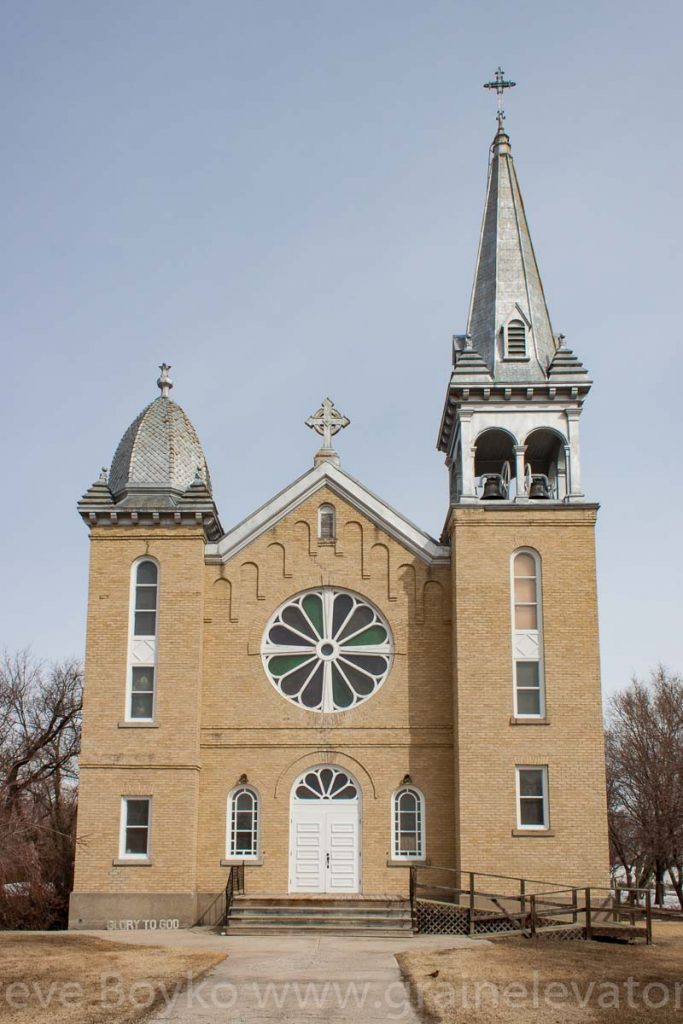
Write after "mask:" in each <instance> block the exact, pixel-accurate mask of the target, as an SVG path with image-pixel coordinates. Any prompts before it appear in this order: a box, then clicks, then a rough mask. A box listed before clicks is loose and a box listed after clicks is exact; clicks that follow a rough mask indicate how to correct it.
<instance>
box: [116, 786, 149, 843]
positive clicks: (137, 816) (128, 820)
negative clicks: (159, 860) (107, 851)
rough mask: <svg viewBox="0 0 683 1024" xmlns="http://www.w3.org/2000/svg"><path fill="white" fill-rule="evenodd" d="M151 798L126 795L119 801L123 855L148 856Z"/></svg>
mask: <svg viewBox="0 0 683 1024" xmlns="http://www.w3.org/2000/svg"><path fill="white" fill-rule="evenodd" d="M151 810H152V800H151V797H148V796H126V797H123V799H122V801H121V849H120V856H121V857H122V858H123V857H140V858H143V857H144V858H147V857H149V836H150V825H151V817H152V815H151Z"/></svg>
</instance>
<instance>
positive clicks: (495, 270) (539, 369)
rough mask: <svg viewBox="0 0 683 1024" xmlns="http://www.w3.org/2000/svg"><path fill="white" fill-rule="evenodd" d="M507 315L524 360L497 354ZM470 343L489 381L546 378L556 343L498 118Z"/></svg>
mask: <svg viewBox="0 0 683 1024" xmlns="http://www.w3.org/2000/svg"><path fill="white" fill-rule="evenodd" d="M511 319H518V320H519V319H521V320H522V321H523V322H524V323H525V324H526V326H527V335H528V343H527V353H528V356H529V358H528V359H527V360H525V361H524V360H505V359H503V355H504V350H503V345H504V339H503V328H504V326H505V324H507V323H508V321H509V320H511ZM467 333H468V335H470V336H471V339H472V342H471V343H472V348H473V349H474V350H475V351H476V352H478V353H479V354H480V355H481V357H482V358H483V360H484V362H485V363H486V365H487V366H488V368H489V371H490V373H491V375H492V377H493V379H494V380H495V381H506V382H510V383H514V382H518V381H519V382H524V381H529V382H534V381H538V380H546V379H547V373H548V367H549V365H550V363H551V361H552V359H553V357H554V355H555V351H556V349H557V342H556V340H555V337H554V335H553V330H552V327H551V325H550V316H549V314H548V307H547V305H546V301H545V295H544V294H543V285H542V283H541V276H540V274H539V271H538V264H537V262H536V256H535V254H534V248H533V245H532V242H531V235H530V233H529V225H528V224H527V219H526V213H525V211H524V203H523V201H522V195H521V192H520V189H519V182H518V181H517V173H516V171H515V165H514V162H513V159H512V153H511V150H510V138H509V136H508V134H507V132H506V131H505V130H504V128H503V127H502V124H501V123H500V121H499V128H498V131H497V133H496V137H495V138H494V140H493V145H492V147H491V161H490V165H489V176H488V186H487V192H486V205H485V208H484V219H483V222H482V228H481V237H480V241H479V252H478V255H477V266H476V271H475V276H474V288H473V290H472V300H471V303H470V312H469V319H468V325H467Z"/></svg>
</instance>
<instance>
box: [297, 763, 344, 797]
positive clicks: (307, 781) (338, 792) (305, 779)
mask: <svg viewBox="0 0 683 1024" xmlns="http://www.w3.org/2000/svg"><path fill="white" fill-rule="evenodd" d="M294 799H295V800H357V799H358V787H357V786H356V783H355V782H354V781H353V779H352V778H351V776H350V775H347V773H346V772H343V771H341V769H339V768H327V767H326V768H312V769H311V771H310V772H306V774H305V775H302V777H301V778H300V779H299V781H298V783H297V786H296V789H295V790H294Z"/></svg>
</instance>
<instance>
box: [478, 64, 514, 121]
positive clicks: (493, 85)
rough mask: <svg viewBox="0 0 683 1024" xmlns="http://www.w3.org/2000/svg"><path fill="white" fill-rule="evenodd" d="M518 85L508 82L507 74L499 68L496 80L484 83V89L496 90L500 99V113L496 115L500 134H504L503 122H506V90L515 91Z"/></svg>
mask: <svg viewBox="0 0 683 1024" xmlns="http://www.w3.org/2000/svg"><path fill="white" fill-rule="evenodd" d="M516 84H517V83H516V82H510V81H506V79H505V72H504V71H503V69H502V68H501V67H499V68H498V69H497V71H496V77H495V78H494V80H493V81H492V82H485V83H484V88H485V89H495V90H496V95H497V97H498V113H497V114H496V117H497V118H498V131H499V132H502V130H503V121H504V120H505V111H504V110H503V96H504V94H505V90H506V89H514V87H515V85H516Z"/></svg>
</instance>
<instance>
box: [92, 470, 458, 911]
mask: <svg viewBox="0 0 683 1024" xmlns="http://www.w3.org/2000/svg"><path fill="white" fill-rule="evenodd" d="M325 502H329V503H331V504H333V505H334V506H335V508H336V510H337V541H336V543H334V544H332V545H330V544H319V543H318V540H317V512H318V508H319V506H320V505H321V504H323V503H325ZM143 554H149V555H152V556H154V557H156V558H157V559H158V561H159V563H160V611H159V664H158V671H157V686H158V704H157V711H158V713H157V724H158V728H149V729H148V728H121V727H120V726H119V724H118V723H119V722H120V721H121V720H122V718H123V713H124V695H125V678H126V658H127V642H128V616H129V600H130V569H131V564H132V563H133V561H134V560H135V559H136V558H139V557H140V556H141V555H143ZM203 562H204V558H203V545H202V542H201V539H200V537H199V534H198V533H195V532H194V531H187V530H185V529H182V530H181V529H178V530H177V531H174V530H166V531H162V530H150V529H147V530H145V529H138V528H136V529H128V528H123V527H121V528H102V527H98V528H96V529H95V530H93V551H92V559H91V584H90V595H89V619H88V650H87V665H86V692H87V700H86V709H85V725H84V749H83V758H82V760H83V762H84V764H85V765H86V766H87V765H91V766H92V767H90V768H89V769H88V768H87V767H86V769H85V771H84V782H83V802H82V805H81V811H80V815H79V834H80V835H81V836H83V837H86V836H87V840H88V841H87V843H85V844H84V845H83V846H82V847H81V848H79V853H78V863H77V875H76V890H77V891H81V892H94V891H100V890H106V891H112V887H114V888H116V890H117V891H121V889H124V890H125V891H129V892H134V891H140V887H141V886H144V887H145V889H147V888H148V887H149V886H153V888H154V891H159V892H161V891H164V892H167V891H174V889H175V886H176V884H180V883H179V882H178V880H179V879H183V880H185V879H187V878H189V877H194V875H193V872H194V870H195V868H194V863H193V864H189V863H188V858H189V857H190V853H189V850H190V846H191V844H190V843H189V841H188V842H185V841H183V842H182V843H178V844H177V846H176V847H175V848H174V846H173V843H171V845H170V846H169V847H168V848H166V847H165V846H164V847H162V849H163V850H164V858H163V861H160V860H159V857H158V856H157V855H156V854H155V855H154V857H153V859H154V865H153V866H152V867H139V866H130V867H118V866H117V867H116V868H114V869H113V871H114V874H113V875H112V864H111V862H112V859H115V858H116V856H117V851H118V822H119V818H118V815H119V806H120V797H121V795H123V794H124V793H128V794H129V795H135V794H131V793H130V780H131V779H132V778H138V773H137V772H134V771H133V768H135V767H137V766H142V765H149V766H158V770H157V771H154V772H147V773H144V779H141V780H140V785H142V782H143V781H144V782H145V784H146V785H147V787H148V788H147V790H145V791H144V792H141V793H140V794H139V795H147V792H148V791H149V792H151V793H152V795H153V796H154V823H153V835H154V842H155V849H156V839H157V836H158V834H159V832H160V830H162V829H164V830H165V829H166V828H168V827H169V826H168V824H167V823H169V822H171V824H170V828H169V831H170V833H171V835H173V834H176V835H177V834H178V832H179V831H182V832H183V833H185V834H190V833H192V834H193V833H194V831H195V826H194V818H193V817H192V811H191V809H190V804H191V800H190V797H189V792H190V782H189V779H190V778H192V779H193V780H195V779H198V785H199V802H198V808H197V813H198V816H199V827H198V830H197V856H196V872H197V888H198V890H199V891H200V892H215V891H218V890H219V889H220V888H221V887H222V886H223V885H224V883H225V877H226V873H227V868H226V867H225V866H221V864H220V861H221V859H222V858H224V857H225V855H226V848H225V847H226V801H227V795H228V793H229V791H230V790H231V789H232V788H233V787H234V786H235V785H236V783H237V780H238V779H239V777H240V776H241V775H242V774H246V775H247V776H248V778H249V782H250V783H251V784H252V785H254V786H256V787H257V788H258V790H259V792H260V795H261V799H262V823H263V825H262V850H263V863H262V865H259V866H251V867H250V868H249V869H248V877H249V883H248V884H249V888H250V891H254V892H257V891H271V892H272V891H280V892H282V891H286V890H287V884H288V877H287V876H288V849H289V801H290V792H291V788H292V785H293V782H294V780H295V779H296V777H297V776H298V775H299V774H300V773H301V772H303V771H304V769H305V768H306V767H309V766H312V765H314V764H321V763H335V764H339V765H340V766H342V767H344V768H346V769H347V770H349V771H350V772H351V773H352V774H353V775H354V777H355V778H356V780H357V782H358V783H359V785H360V787H361V791H362V821H363V825H362V851H363V854H362V864H363V869H362V885H363V889H364V891H365V892H402V893H403V892H405V891H406V886H407V877H406V876H407V872H405V871H404V870H398V869H396V868H393V867H388V866H387V859H388V856H389V847H390V825H391V816H390V797H391V793H392V792H393V791H394V790H395V789H396V788H397V787H398V786H399V784H400V782H401V780H402V779H403V777H404V775H406V774H410V775H411V778H412V780H413V782H414V784H415V785H416V786H419V787H420V788H421V789H422V790H423V791H424V793H425V796H426V801H427V812H426V821H427V856H428V858H429V859H430V860H431V861H433V862H434V863H444V862H448V863H452V861H453V858H454V838H453V836H454V830H453V801H454V797H453V777H452V768H451V766H452V762H453V751H452V719H453V711H452V690H451V655H450V634H451V625H450V609H451V598H450V571H449V569H448V567H444V566H442V567H438V568H436V567H435V568H430V567H429V566H428V565H427V564H426V563H425V562H424V561H423V560H422V559H420V558H417V557H416V556H414V555H413V554H411V553H409V552H408V551H406V550H405V549H404V548H403V547H402V546H401V545H399V544H398V543H397V542H396V541H394V540H393V539H392V538H391V537H390V536H388V535H387V534H386V533H384V532H383V531H382V530H380V529H379V528H377V527H376V526H375V525H374V524H372V523H371V522H370V521H369V520H367V519H365V518H364V517H363V516H361V515H359V513H358V512H357V511H356V510H355V509H353V508H352V507H351V506H349V505H347V504H346V503H345V502H344V501H343V500H342V499H340V498H339V497H338V496H336V495H335V494H332V493H330V492H328V491H327V490H325V489H324V490H322V491H319V492H318V493H317V494H316V495H315V496H314V497H313V498H311V499H309V500H308V501H307V502H305V503H304V504H302V505H301V506H299V508H297V509H296V510H295V511H294V512H292V513H291V514H290V515H289V516H287V517H285V519H284V520H283V521H281V522H280V523H279V524H278V525H277V526H276V527H275V528H274V529H272V530H270V531H269V532H268V533H267V534H265V535H264V536H262V537H260V538H258V539H257V540H255V541H254V542H253V543H251V544H250V545H249V546H248V547H246V548H244V549H243V550H242V551H241V552H239V553H238V554H237V555H236V556H234V557H233V558H232V559H231V560H230V561H228V562H227V563H226V564H225V565H204V564H203ZM198 566H199V568H198ZM200 577H201V579H200ZM321 585H331V586H339V587H345V588H348V589H351V590H354V591H356V592H358V593H360V594H362V595H363V596H365V597H367V598H368V599H369V600H370V601H372V602H373V603H374V604H375V605H376V606H377V607H378V608H379V610H380V611H381V613H382V614H383V615H384V616H385V618H386V619H387V621H388V622H389V625H390V627H391V630H392V633H393V637H394V642H395V657H394V664H393V667H392V670H391V672H390V675H389V677H388V679H387V680H386V682H385V683H384V685H383V686H382V687H381V689H380V690H379V691H378V692H377V693H376V694H375V695H374V696H373V697H372V698H371V699H370V700H368V701H367V702H366V703H364V704H363V705H361V706H360V707H358V708H357V709H355V710H352V711H348V712H339V713H336V714H333V715H324V716H323V715H321V714H319V713H314V712H307V711H304V710H303V709H301V708H298V707H296V706H294V705H293V704H291V703H289V702H288V701H286V700H285V699H284V698H283V697H282V696H280V694H279V693H278V692H277V691H276V690H275V688H274V687H273V686H272V685H271V683H270V682H269V681H268V679H267V677H266V675H265V672H264V669H263V665H262V661H261V656H260V644H261V638H262V635H263V631H264V628H265V625H266V623H267V621H268V619H269V618H270V616H271V615H272V614H273V612H274V611H275V609H276V608H277V607H278V605H280V604H281V603H282V602H284V601H286V600H287V599H288V598H289V597H291V596H292V595H294V594H296V593H297V592H299V591H301V590H304V589H307V588H310V587H318V586H321ZM198 631H199V633H198ZM199 634H201V635H199ZM200 668H201V680H202V681H201V687H199V685H198V683H197V678H198V672H199V669H200ZM200 689H201V697H200V692H199V691H200ZM199 714H201V741H200V743H198V736H199V735H200V734H199V733H198V728H199V717H198V716H199ZM95 765H97V766H98V767H95ZM195 765H196V766H201V771H200V773H198V774H197V773H192V771H191V769H192V768H193V766H195ZM176 766H177V767H176ZM173 780H177V783H176V782H174V781H173ZM124 781H125V787H128V788H124ZM176 784H177V785H178V787H179V796H178V799H176V798H175V796H174V786H175V785H176ZM193 784H194V783H193ZM188 801H189V802H188ZM167 803H168V806H167ZM176 805H177V808H176ZM181 805H182V811H180V810H179V808H180V807H181ZM94 822H97V826H96V827H93V823H94ZM174 822H175V823H174ZM114 878H116V879H117V881H114V880H113V879H114ZM148 880H149V881H148ZM183 884H184V883H183Z"/></svg>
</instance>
